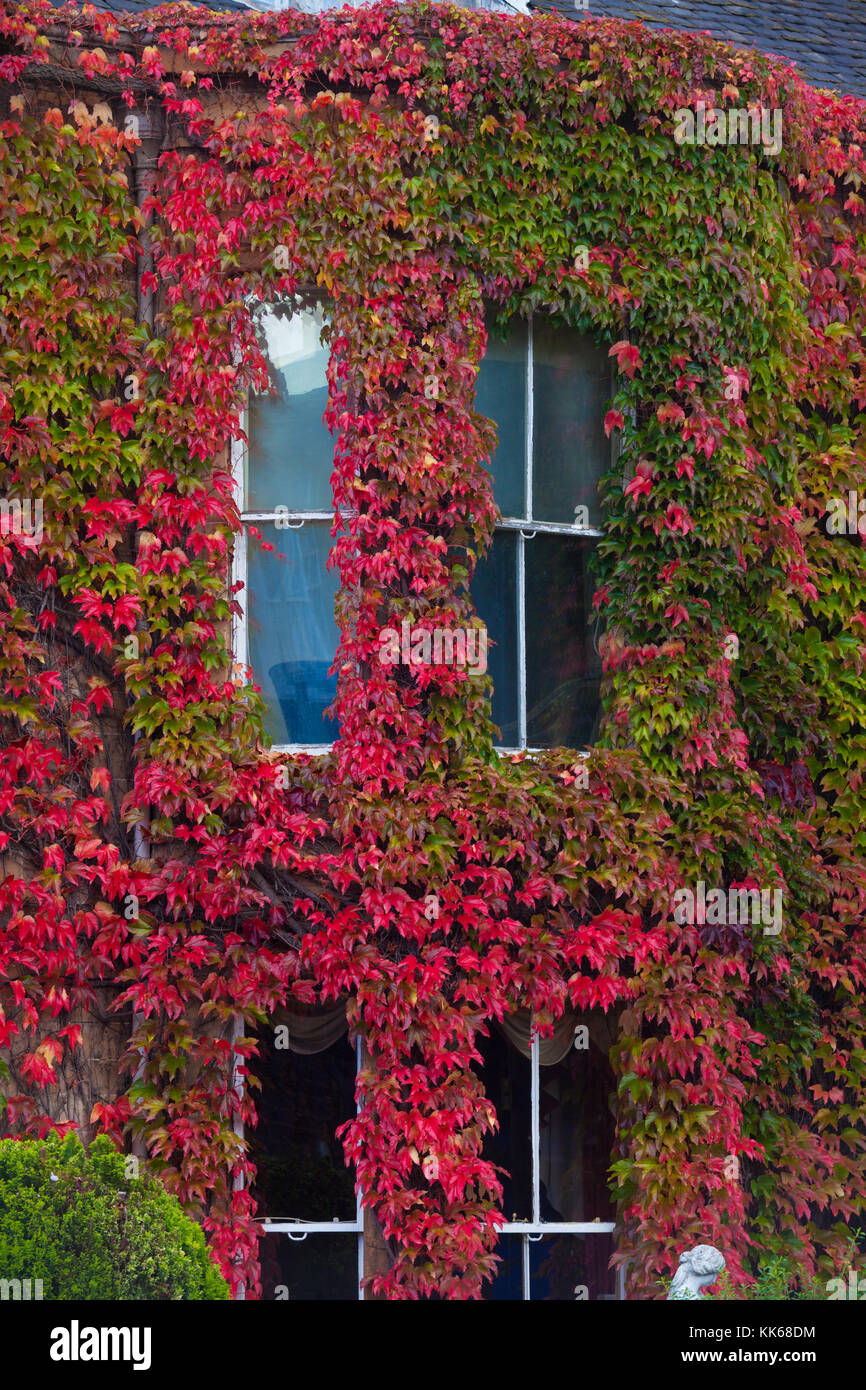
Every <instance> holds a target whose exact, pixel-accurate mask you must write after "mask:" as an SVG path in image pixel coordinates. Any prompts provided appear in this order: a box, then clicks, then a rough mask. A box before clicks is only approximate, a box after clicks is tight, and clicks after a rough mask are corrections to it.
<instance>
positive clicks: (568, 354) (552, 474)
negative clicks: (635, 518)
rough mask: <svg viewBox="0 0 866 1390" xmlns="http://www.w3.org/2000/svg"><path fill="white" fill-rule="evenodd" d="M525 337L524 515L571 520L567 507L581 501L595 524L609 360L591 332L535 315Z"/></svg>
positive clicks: (605, 456)
mask: <svg viewBox="0 0 866 1390" xmlns="http://www.w3.org/2000/svg"><path fill="white" fill-rule="evenodd" d="M532 339H533V342H532V348H533V449H532V466H533V475H532V515H533V517H535V518H536V519H537V520H538V521H559V522H573V521H574V519H575V511H574V509H575V507H577V506H584V507H586V508H587V511H588V513H589V525H590V526H600V524H601V507H600V502H599V495H598V480H599V478H600V477H601V475H602V473H604V472H605V471H606V470H607V469H608V467H609V466H610V443H609V441H608V440H607V439H606V437H605V433H604V416H605V410H606V407H607V404H608V402H609V400H610V396H611V379H610V362H609V360H608V358H607V356H606V354H605V353H604V351H603V350H602V349H601V348H597V347H596V346H595V343H594V342H593V341H592V339H591V338H587V337H585V336H583V335H581V334H579V333H576V332H575V330H574V329H571V328H555V327H553V326H552V325H551V324H550V323H545V322H544V321H543V320H541V319H539V318H536V319H535V320H534V321H533V328H532Z"/></svg>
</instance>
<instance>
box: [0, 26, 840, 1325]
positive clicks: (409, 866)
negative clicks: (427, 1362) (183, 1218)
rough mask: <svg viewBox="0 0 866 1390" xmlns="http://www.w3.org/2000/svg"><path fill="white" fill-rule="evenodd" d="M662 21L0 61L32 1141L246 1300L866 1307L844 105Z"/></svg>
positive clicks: (49, 40) (3, 1031)
mask: <svg viewBox="0 0 866 1390" xmlns="http://www.w3.org/2000/svg"><path fill="white" fill-rule="evenodd" d="M309 8H310V9H312V8H313V6H312V5H311V6H310V7H309ZM635 8H636V7H634V6H630V5H624V4H601V5H599V7H598V8H597V9H596V10H593V11H592V12H591V13H590V12H586V11H584V10H583V9H577V8H572V9H570V10H569V12H568V14H565V13H559V11H560V10H561V9H562V10H564V9H565V7H564V5H562V6H560V5H553V4H547V3H541V0H539V3H536V4H533V0H530V3H529V7H528V9H529V12H528V13H520V12H518V7H516V6H510V5H508V4H506V3H504V0H503V3H501V4H495V5H490V6H484V7H480V6H471V7H470V6H462V7H458V6H456V5H450V4H438V3H428V0H409V3H406V4H392V3H379V4H373V5H368V6H361V7H356V8H347V9H345V10H340V11H333V10H330V9H326V8H324V7H322V9H321V12H320V13H315V14H314V13H308V12H304V11H302V10H294V9H293V10H280V11H277V12H275V13H262V12H258V11H257V10H255V9H254V8H252V7H251V6H249V5H245V4H241V3H240V0H220V3H215V4H214V5H213V6H212V7H210V8H209V9H204V8H202V7H195V6H192V5H188V4H176V5H170V6H164V7H162V8H161V9H159V10H151V9H150V8H149V7H148V6H147V5H145V4H138V3H136V0H115V3H114V4H113V5H112V11H113V12H112V11H108V10H103V9H100V8H95V7H93V6H88V7H85V8H84V9H77V8H76V7H74V6H71V5H67V6H63V7H62V8H55V7H53V6H52V5H51V4H50V3H49V2H48V0H29V3H26V4H23V5H11V4H3V5H0V84H2V86H0V126H2V134H3V145H2V148H0V160H2V165H3V167H2V175H0V457H2V467H3V471H4V483H3V496H2V498H0V513H2V515H0V570H2V573H0V621H2V626H3V640H2V643H0V700H2V710H0V737H2V747H3V756H2V760H0V854H2V865H0V1047H2V1051H0V1091H2V1096H3V1104H2V1110H0V1134H4V1135H7V1134H9V1135H15V1134H31V1135H32V1134H35V1135H41V1134H44V1133H46V1132H47V1131H48V1130H50V1129H52V1128H53V1129H60V1130H61V1132H62V1131H64V1130H68V1129H77V1130H78V1131H79V1132H80V1133H82V1135H83V1136H84V1137H85V1138H86V1139H89V1138H91V1137H93V1135H95V1134H96V1133H98V1132H102V1131H105V1132H107V1133H108V1134H109V1135H110V1136H112V1137H113V1138H114V1140H115V1141H116V1142H117V1144H118V1145H119V1146H120V1147H122V1148H123V1149H124V1150H125V1151H126V1152H127V1153H128V1155H129V1156H130V1158H134V1159H136V1160H137V1161H138V1163H146V1164H147V1167H148V1170H149V1171H151V1172H153V1173H155V1174H158V1175H160V1176H161V1177H162V1179H163V1181H164V1182H165V1184H166V1185H167V1187H168V1188H169V1189H170V1190H171V1191H173V1192H176V1193H177V1194H178V1195H179V1196H180V1197H181V1199H182V1200H183V1202H184V1203H185V1204H186V1205H187V1207H188V1208H189V1210H190V1211H191V1212H192V1213H193V1214H194V1215H195V1216H196V1217H197V1218H198V1219H199V1220H201V1221H202V1223H203V1225H204V1228H205V1230H206V1232H207V1233H208V1236H209V1238H210V1239H211V1243H212V1245H213V1248H214V1250H215V1253H216V1254H217V1256H218V1258H219V1260H220V1262H221V1263H222V1265H223V1268H224V1270H225V1272H226V1273H227V1275H228V1276H229V1277H230V1278H231V1279H232V1282H233V1286H234V1289H235V1292H236V1295H237V1296H238V1297H247V1298H250V1297H265V1298H278V1299H280V1298H286V1297H290V1298H292V1299H294V1298H316V1299H351V1298H358V1297H359V1296H366V1297H368V1298H370V1297H379V1298H381V1297H387V1298H445V1299H455V1298H456V1299H460V1298H477V1297H485V1298H503V1299H553V1300H573V1299H578V1300H583V1299H592V1300H595V1299H613V1298H623V1297H628V1298H657V1297H663V1296H664V1290H663V1284H662V1281H663V1280H664V1279H666V1278H667V1277H668V1276H669V1275H670V1273H671V1271H672V1269H673V1268H675V1266H676V1262H677V1257H678V1255H679V1253H680V1251H682V1250H683V1249H686V1248H688V1247H689V1246H691V1245H694V1244H697V1243H699V1242H701V1243H711V1244H713V1245H715V1246H717V1247H718V1248H719V1249H720V1250H722V1251H723V1253H724V1255H725V1259H726V1264H727V1272H728V1276H729V1278H730V1279H731V1281H732V1283H733V1285H734V1287H735V1288H737V1289H739V1290H740V1291H741V1292H742V1293H743V1296H745V1293H746V1291H747V1290H748V1287H749V1286H750V1285H751V1283H752V1282H753V1280H754V1278H755V1276H756V1274H757V1273H758V1272H759V1270H760V1268H761V1264H762V1262H764V1261H766V1260H768V1259H770V1258H775V1257H779V1258H782V1259H783V1260H784V1261H785V1262H786V1264H787V1267H788V1268H789V1269H790V1271H791V1277H792V1279H794V1280H796V1281H799V1282H800V1283H801V1284H804V1285H805V1284H807V1283H809V1281H811V1280H818V1281H823V1282H824V1283H826V1281H827V1280H829V1279H830V1278H832V1277H834V1276H837V1275H839V1274H840V1273H842V1272H844V1271H846V1270H848V1269H849V1268H854V1267H858V1266H859V1262H862V1259H863V1254H862V1253H861V1252H860V1251H858V1245H857V1236H856V1234H855V1233H856V1231H857V1228H858V1223H860V1222H862V1220H863V1214H864V1206H866V1173H864V1146H866V1128H864V1118H866V1111H864V1105H866V1101H864V1078H866V1041H864V1033H866V1019H864V1012H863V998H862V991H863V986H864V964H866V960H864V928H863V921H862V918H863V908H864V902H866V873H864V845H866V840H864V829H863V816H862V799H863V793H862V771H861V768H862V763H863V758H864V751H866V734H864V730H863V714H864V701H866V684H864V680H866V678H864V657H866V637H864V629H866V586H864V579H863V569H862V559H861V556H862V549H861V547H862V534H863V531H866V523H864V524H863V527H862V530H861V518H862V517H863V515H864V513H866V505H864V502H863V498H864V493H863V489H864V486H866V480H864V470H866V352H864V326H866V312H864V289H866V201H864V200H866V194H864V182H866V158H864V150H866V143H864V142H866V77H864V72H866V65H864V64H863V62H862V61H861V59H862V58H863V57H864V56H866V49H864V43H863V40H862V38H861V36H860V34H859V32H854V33H852V34H851V35H850V36H848V37H847V38H845V40H844V41H843V40H842V38H841V37H840V35H841V34H842V33H844V21H845V20H846V14H847V11H848V8H849V7H847V6H841V5H836V6H830V7H827V6H821V7H820V10H819V7H818V6H815V5H805V4H803V5H794V4H783V3H781V0H780V3H778V4H777V5H773V6H761V7H760V11H761V19H760V21H759V20H758V19H757V18H756V17H755V16H752V17H751V18H749V16H748V15H747V14H746V13H745V12H746V10H747V9H748V7H744V6H742V5H723V4H721V3H718V4H714V3H706V4H699V3H693V4H683V5H680V6H678V7H677V22H678V23H681V25H682V29H681V30H680V31H671V30H667V29H664V28H663V27H661V26H662V23H663V22H664V21H667V22H671V19H672V15H671V12H670V11H669V9H668V8H667V7H665V8H664V11H663V10H662V7H660V6H654V5H642V6H641V7H640V9H641V17H642V18H645V19H647V20H648V21H649V23H648V24H644V23H637V22H633V20H632V11H633V10H635ZM828 10H835V11H837V12H838V15H839V16H840V17H841V20H842V23H841V25H840V24H839V23H837V24H835V25H833V26H831V27H832V28H833V32H832V33H830V34H827V35H824V32H823V25H824V20H823V18H822V19H821V21H820V23H819V21H818V19H817V18H816V17H817V16H818V15H821V16H826V14H827V13H828ZM680 12H682V14H681V15H680ZM795 20H798V22H797V23H795V22H794V21H795ZM737 25H739V26H741V27H740V28H737V27H736V26H737ZM749 26H751V27H749ZM756 26H757V27H756ZM810 26H811V27H810ZM687 30H692V31H694V32H686V31H687ZM700 30H704V31H707V32H697V31H700ZM728 40H734V43H733V44H732V43H731V42H729V41H728ZM737 44H739V45H740V46H736V45H737ZM742 45H746V46H742ZM762 50H763V51H762ZM770 51H771V52H773V53H778V54H779V55H781V56H778V57H769V56H767V52H770ZM858 55H859V57H858ZM792 60H793V62H797V63H799V70H798V68H797V67H795V66H793V63H792ZM858 64H859V66H858ZM811 84H814V85H811ZM828 87H832V88H834V89H835V90H832V91H831V90H826V88H828ZM134 1167H135V1165H133V1169H134Z"/></svg>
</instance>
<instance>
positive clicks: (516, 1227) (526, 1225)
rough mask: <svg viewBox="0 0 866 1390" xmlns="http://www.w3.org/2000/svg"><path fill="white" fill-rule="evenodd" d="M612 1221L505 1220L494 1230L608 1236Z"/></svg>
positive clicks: (518, 1234)
mask: <svg viewBox="0 0 866 1390" xmlns="http://www.w3.org/2000/svg"><path fill="white" fill-rule="evenodd" d="M615 1229H616V1227H615V1225H614V1223H613V1221H505V1222H503V1224H502V1225H501V1226H497V1227H496V1230H497V1232H498V1233H499V1234H500V1235H504V1236H522V1235H529V1236H609V1235H612V1234H613V1232H614V1230H615Z"/></svg>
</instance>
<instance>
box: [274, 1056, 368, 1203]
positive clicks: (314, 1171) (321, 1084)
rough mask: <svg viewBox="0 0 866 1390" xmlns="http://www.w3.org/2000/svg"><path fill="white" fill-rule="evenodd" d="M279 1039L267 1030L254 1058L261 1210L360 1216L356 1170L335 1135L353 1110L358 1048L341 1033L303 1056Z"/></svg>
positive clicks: (349, 1117)
mask: <svg viewBox="0 0 866 1390" xmlns="http://www.w3.org/2000/svg"><path fill="white" fill-rule="evenodd" d="M274 1039H275V1033H274V1030H273V1029H270V1030H267V1031H266V1032H263V1033H262V1034H261V1041H260V1044H259V1049H260V1050H259V1057H258V1058H253V1059H252V1060H251V1062H250V1064H249V1065H250V1071H251V1072H252V1073H253V1075H254V1076H256V1077H258V1078H259V1079H260V1080H261V1083H262V1088H261V1090H260V1091H256V1092H253V1095H254V1098H255V1105H256V1110H257V1111H258V1115H259V1123H258V1126H257V1127H256V1128H255V1129H251V1130H250V1131H249V1138H250V1146H251V1150H252V1156H253V1158H254V1160H255V1163H256V1165H257V1169H258V1172H257V1177H256V1184H255V1193H256V1196H257V1198H258V1201H259V1210H260V1215H261V1216H263V1217H270V1218H271V1220H277V1219H279V1218H281V1217H290V1216H291V1217H296V1218H298V1219H299V1220H303V1221H333V1220H334V1219H335V1218H337V1219H339V1220H340V1221H354V1219H355V1187H354V1177H353V1174H352V1170H351V1169H350V1168H347V1167H346V1163H345V1158H344V1154H343V1146H342V1144H341V1143H340V1142H339V1140H338V1139H337V1138H336V1137H335V1136H336V1130H337V1127H338V1125H341V1124H344V1123H345V1121H346V1120H350V1119H351V1118H352V1116H353V1115H354V1114H355V1049H354V1047H352V1046H351V1045H350V1043H349V1042H348V1040H347V1039H346V1038H341V1039H340V1041H339V1042H337V1043H334V1045H333V1047H329V1048H326V1049H325V1051H324V1052H316V1053H313V1054H312V1055H309V1056H304V1055H303V1054H301V1053H298V1052H291V1051H289V1050H288V1048H286V1049H280V1048H277V1047H275V1045H274Z"/></svg>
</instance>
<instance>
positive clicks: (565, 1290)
mask: <svg viewBox="0 0 866 1390" xmlns="http://www.w3.org/2000/svg"><path fill="white" fill-rule="evenodd" d="M612 1254H613V1236H611V1235H598V1236H543V1237H542V1239H541V1240H539V1241H530V1243H529V1297H530V1298H531V1299H533V1300H534V1299H542V1300H544V1301H545V1302H547V1303H571V1302H574V1301H575V1299H576V1298H579V1299H580V1300H581V1301H583V1300H585V1299H586V1300H588V1301H595V1300H596V1299H609V1298H614V1297H615V1295H616V1274H615V1273H614V1271H613V1270H612V1269H608V1267H607V1264H608V1260H609V1259H610V1257H611V1255H612ZM576 1289H577V1290H579V1291H580V1292H579V1293H575V1290H576ZM584 1290H585V1292H584Z"/></svg>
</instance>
